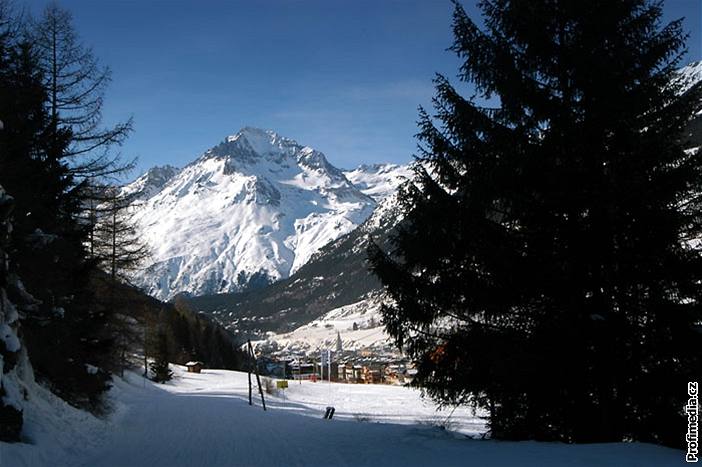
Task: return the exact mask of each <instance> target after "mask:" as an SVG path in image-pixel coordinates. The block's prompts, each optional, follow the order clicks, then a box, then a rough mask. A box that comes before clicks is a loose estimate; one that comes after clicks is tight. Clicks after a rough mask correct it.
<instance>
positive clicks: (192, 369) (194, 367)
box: [185, 362, 205, 373]
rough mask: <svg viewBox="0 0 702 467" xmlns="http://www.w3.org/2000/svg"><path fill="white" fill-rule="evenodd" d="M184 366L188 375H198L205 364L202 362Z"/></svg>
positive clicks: (189, 363)
mask: <svg viewBox="0 0 702 467" xmlns="http://www.w3.org/2000/svg"><path fill="white" fill-rule="evenodd" d="M185 366H186V367H187V368H188V373H200V371H201V370H202V368H203V367H204V366H205V364H204V363H202V362H188V363H186V364H185Z"/></svg>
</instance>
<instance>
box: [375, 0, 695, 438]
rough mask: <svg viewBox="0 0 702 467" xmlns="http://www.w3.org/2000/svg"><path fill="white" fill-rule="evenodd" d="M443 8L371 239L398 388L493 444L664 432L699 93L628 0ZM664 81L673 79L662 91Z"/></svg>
mask: <svg viewBox="0 0 702 467" xmlns="http://www.w3.org/2000/svg"><path fill="white" fill-rule="evenodd" d="M479 6H480V8H481V10H482V12H483V16H484V17H483V19H484V21H483V22H482V23H479V24H476V23H475V22H473V21H472V20H471V19H470V18H469V17H468V16H467V15H466V13H465V11H464V9H463V8H462V7H461V6H460V5H458V4H456V7H455V13H454V23H453V31H454V35H455V42H454V44H453V47H452V50H453V51H454V52H455V53H456V54H457V55H458V57H459V58H460V59H461V60H462V62H463V63H462V65H461V68H460V72H459V75H458V77H459V79H460V80H461V81H464V82H468V83H472V84H473V85H474V87H475V90H476V94H475V96H473V97H471V98H465V97H463V96H461V95H460V94H459V92H458V91H457V90H456V89H455V88H454V87H453V86H452V85H451V84H450V83H449V80H448V79H446V78H444V77H442V76H438V77H437V78H436V93H437V94H436V97H435V99H434V105H435V115H431V116H430V115H429V114H428V113H427V112H425V111H423V110H422V111H421V118H420V132H419V135H418V137H419V140H420V142H421V149H420V154H419V156H418V159H419V161H420V162H421V164H419V165H418V168H417V170H416V172H417V174H416V178H415V180H414V183H413V184H408V185H407V186H405V188H404V189H403V190H402V193H401V197H400V201H401V205H402V206H403V208H404V211H405V214H406V217H405V221H404V223H403V225H402V226H401V228H400V230H399V232H398V233H397V235H396V236H395V238H394V242H393V244H394V250H393V251H385V252H384V251H381V250H380V249H379V248H378V247H377V246H376V247H371V250H370V258H371V263H372V267H373V269H374V271H375V272H376V273H377V274H378V276H379V277H380V278H381V279H382V282H383V283H384V285H385V287H386V289H387V291H388V292H389V295H390V297H391V300H389V302H388V303H387V304H386V305H385V306H384V308H383V317H384V323H385V324H386V327H387V330H388V331H389V332H390V334H391V335H392V336H393V337H394V338H395V339H396V340H397V342H398V344H399V345H400V346H402V347H403V348H404V349H405V350H406V351H407V352H408V353H409V355H411V356H412V357H413V358H414V359H416V361H417V362H418V374H417V378H416V379H415V380H414V383H415V384H416V385H417V386H420V387H423V388H425V389H426V390H427V392H428V393H429V394H430V395H431V396H433V397H434V398H435V399H437V400H439V401H442V402H445V403H468V402H472V403H474V404H476V405H477V406H479V407H481V408H484V409H486V410H487V411H489V414H490V416H489V426H490V429H491V432H492V436H494V437H497V438H516V439H529V438H530V439H550V440H563V441H568V442H591V441H620V440H623V439H636V440H643V441H653V442H660V443H666V444H680V443H681V442H682V439H683V438H682V436H681V435H680V434H679V433H680V430H681V427H683V426H685V425H684V421H683V419H682V407H683V405H684V399H685V397H686V389H685V388H686V382H687V381H688V380H694V378H695V377H699V370H700V368H702V358H701V357H702V350H701V349H702V333H700V332H699V323H700V321H701V320H702V314H701V308H700V306H701V302H700V300H702V296H701V292H702V290H701V289H700V287H701V285H700V284H701V283H702V269H701V267H702V262H701V261H702V256H701V255H700V252H699V249H698V247H696V246H695V244H694V243H691V241H692V240H693V239H696V238H699V236H700V234H701V233H702V232H701V231H700V205H699V194H700V193H702V159H700V154H699V152H695V151H685V149H686V148H685V146H684V142H683V139H682V137H681V135H682V130H683V128H684V126H685V124H686V123H687V122H688V121H689V120H690V118H691V116H692V115H693V114H694V112H695V111H696V110H697V109H698V108H699V107H700V98H701V96H702V88H701V87H700V85H697V86H694V87H693V88H692V89H689V90H687V91H685V92H684V93H683V92H682V90H681V89H680V88H679V86H677V85H676V84H675V80H674V77H675V69H676V67H677V66H679V61H680V58H681V55H682V52H683V47H684V39H685V36H684V34H683V32H682V31H681V21H674V22H672V23H670V24H661V20H660V18H661V8H662V7H661V3H660V2H652V1H647V0H591V1H586V2H578V1H565V0H483V1H480V2H479ZM671 83H673V84H671Z"/></svg>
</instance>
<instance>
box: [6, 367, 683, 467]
mask: <svg viewBox="0 0 702 467" xmlns="http://www.w3.org/2000/svg"><path fill="white" fill-rule="evenodd" d="M174 369H175V373H176V379H175V380H174V381H172V382H169V383H168V384H165V385H159V384H155V383H152V382H150V381H145V380H143V379H142V378H140V377H139V376H137V375H135V374H128V375H127V378H126V381H123V380H117V381H116V383H115V388H114V389H113V392H112V398H113V400H114V403H115V404H116V405H117V406H118V407H119V410H117V413H116V414H115V415H113V416H112V418H111V419H110V420H109V422H100V423H85V422H84V421H83V422H81V424H80V425H78V426H67V427H66V428H70V430H72V431H74V430H76V429H80V428H81V427H85V428H83V430H87V432H86V433H78V435H77V436H75V438H74V439H75V441H74V443H75V445H72V444H70V443H69V444H68V445H65V446H64V447H63V448H61V449H60V448H59V447H58V445H56V444H54V445H53V446H52V444H51V442H50V438H49V434H48V433H47V434H45V435H44V436H45V437H46V439H40V440H37V441H39V443H38V444H37V445H8V444H4V443H0V465H2V466H3V467H5V466H8V467H24V466H25V465H26V466H29V465H31V466H32V467H42V466H45V465H46V466H52V467H59V466H70V467H96V466H100V467H142V466H144V467H159V466H164V467H186V466H187V467H192V466H207V467H218V466H222V467H224V466H228V467H229V466H304V465H335V466H336V465H338V466H352V465H353V466H358V465H363V466H366V465H367V466H371V465H382V466H396V465H397V466H413V465H417V466H430V465H440V466H486V467H491V466H515V465H518V466H535V467H536V466H539V467H548V466H563V465H565V466H576V467H578V466H599V465H608V466H609V465H611V466H618V467H627V466H631V467H633V466H638V467H646V466H663V465H666V466H667V465H677V464H678V463H681V462H683V453H682V451H676V450H673V449H667V448H663V447H659V446H654V445H648V444H639V443H630V444H624V443H620V444H597V445H565V444H560V443H537V442H497V441H485V440H477V439H470V438H468V437H466V436H465V433H469V434H477V433H479V432H481V431H483V430H484V427H483V422H482V421H481V420H480V419H478V418H476V417H473V416H472V415H471V414H470V411H469V410H467V409H459V410H457V411H456V412H454V414H453V416H452V418H451V419H452V420H453V421H454V422H453V423H454V426H452V428H455V429H456V430H458V431H457V432H452V431H445V430H442V429H440V428H438V427H437V426H435V425H436V421H437V420H442V421H443V420H445V419H446V417H447V416H448V413H449V412H448V411H442V412H439V413H436V412H435V408H434V406H433V404H431V403H430V402H428V401H424V400H422V399H421V398H420V396H419V394H418V392H417V391H413V390H410V389H407V388H403V387H398V386H380V385H345V384H331V385H330V384H329V383H322V382H318V383H311V382H304V383H303V384H299V383H298V382H290V388H289V389H288V390H287V391H286V397H285V399H283V398H281V397H271V396H269V395H266V402H267V405H268V408H269V410H268V411H267V412H264V411H263V410H262V409H261V407H260V399H258V397H257V396H258V394H257V392H256V385H255V384H256V383H255V378H254V396H255V397H256V400H255V405H254V406H253V407H251V406H249V405H248V403H247V395H248V390H247V377H246V374H245V373H239V372H231V371H225V370H204V371H203V373H202V374H188V373H186V372H184V369H183V367H174ZM330 404H331V405H333V406H335V407H336V410H337V411H336V415H335V417H334V419H333V420H331V421H328V420H323V419H322V412H323V410H324V407H326V406H327V405H330ZM69 423H70V422H69ZM54 435H55V434H54ZM86 440H88V441H86ZM64 444H66V440H64ZM47 447H49V448H50V447H53V449H54V450H57V451H62V452H56V453H47V452H43V453H34V454H35V455H31V453H29V455H28V453H27V452H26V451H28V450H35V451H37V450H42V449H43V450H44V451H46V449H47ZM3 453H4V454H5V455H4V457H3ZM22 453H23V454H24V455H19V454H22ZM13 454H14V455H15V456H14V457H13ZM40 454H42V455H40ZM23 459H24V462H23V461H22V460H23ZM27 459H33V460H32V461H30V462H27V461H26V460H27Z"/></svg>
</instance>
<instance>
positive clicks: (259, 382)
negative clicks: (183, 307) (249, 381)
mask: <svg viewBox="0 0 702 467" xmlns="http://www.w3.org/2000/svg"><path fill="white" fill-rule="evenodd" d="M248 342H249V353H250V354H251V358H252V359H253V363H254V371H255V372H256V383H257V384H258V392H259V393H260V394H261V404H263V410H264V411H265V410H266V399H265V398H264V397H263V387H261V377H260V376H259V375H258V362H257V361H256V354H254V351H253V346H252V345H251V339H249V341H248ZM250 377H251V373H249V378H250ZM249 388H250V386H249Z"/></svg>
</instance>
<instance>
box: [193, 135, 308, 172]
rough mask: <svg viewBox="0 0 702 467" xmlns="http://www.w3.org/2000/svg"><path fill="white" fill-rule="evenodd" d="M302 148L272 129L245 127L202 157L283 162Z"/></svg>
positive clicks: (249, 161)
mask: <svg viewBox="0 0 702 467" xmlns="http://www.w3.org/2000/svg"><path fill="white" fill-rule="evenodd" d="M301 149H303V148H302V146H301V145H300V144H298V143H297V141H295V140H292V139H289V138H285V137H283V136H280V135H279V134H277V133H276V132H274V131H272V130H262V129H260V128H253V127H244V128H242V129H241V130H239V131H238V132H237V133H235V134H233V135H229V136H227V137H226V138H225V139H224V141H222V142H221V143H219V144H218V145H216V146H214V147H212V148H211V149H208V150H207V151H206V152H205V153H204V154H203V155H202V158H203V159H207V158H229V159H232V160H235V161H238V162H240V163H249V164H250V163H256V162H258V161H259V160H261V159H263V160H270V161H277V162H279V163H281V162H284V161H285V160H286V159H287V158H290V157H293V156H294V155H295V154H297V153H298V152H300V150H301Z"/></svg>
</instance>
